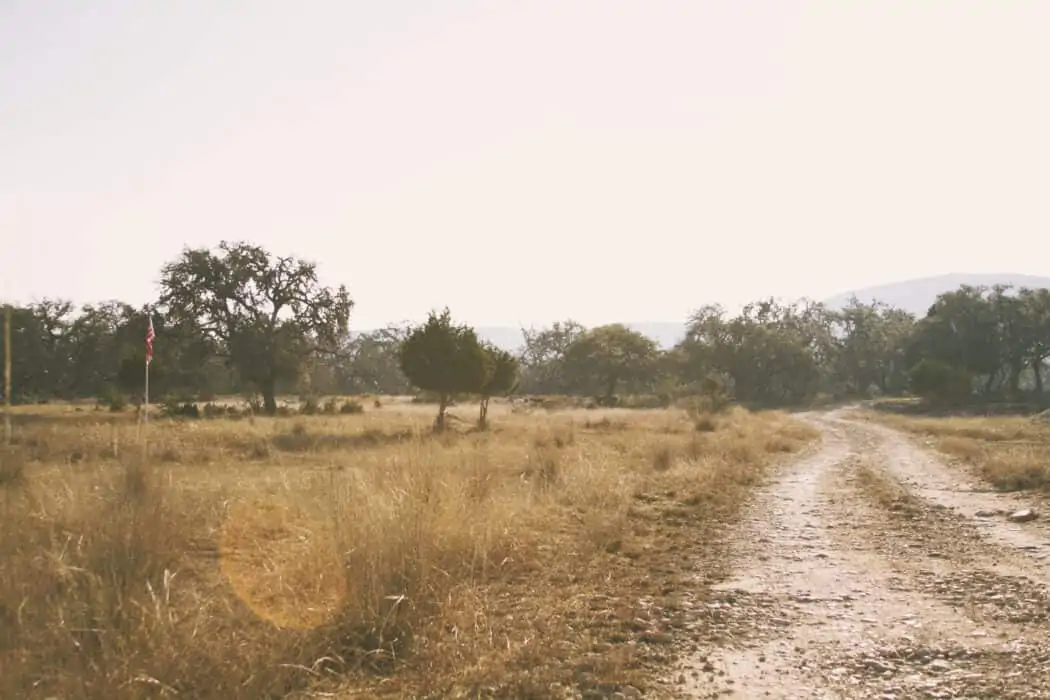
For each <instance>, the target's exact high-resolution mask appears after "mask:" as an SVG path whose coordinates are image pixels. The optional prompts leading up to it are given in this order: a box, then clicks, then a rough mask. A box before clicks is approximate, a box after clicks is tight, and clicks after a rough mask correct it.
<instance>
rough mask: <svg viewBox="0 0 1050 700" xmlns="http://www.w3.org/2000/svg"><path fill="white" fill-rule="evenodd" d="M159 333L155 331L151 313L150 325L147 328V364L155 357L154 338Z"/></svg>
mask: <svg viewBox="0 0 1050 700" xmlns="http://www.w3.org/2000/svg"><path fill="white" fill-rule="evenodd" d="M156 337H157V334H156V333H154V332H153V314H150V315H149V327H148V328H146V364H147V365H148V364H149V363H150V360H152V359H153V339H154V338H156Z"/></svg>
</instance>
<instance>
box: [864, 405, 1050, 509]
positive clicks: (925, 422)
mask: <svg viewBox="0 0 1050 700" xmlns="http://www.w3.org/2000/svg"><path fill="white" fill-rule="evenodd" d="M865 415H866V417H868V418H869V419H872V420H878V421H879V422H881V423H884V424H886V425H889V426H891V427H894V428H897V429H899V430H903V431H906V432H909V433H912V434H914V435H919V436H922V437H923V438H925V439H926V441H927V442H928V443H929V444H930V446H931V447H934V448H935V449H937V450H939V451H940V452H943V453H944V454H946V455H948V456H950V457H953V458H956V459H959V460H961V461H962V462H963V463H965V464H966V465H968V466H970V467H972V468H973V469H974V471H975V473H977V474H978V475H979V476H980V477H981V478H983V479H985V480H986V481H987V482H988V483H990V484H991V485H993V486H994V487H995V488H997V489H999V490H1002V491H1022V490H1035V491H1043V492H1050V421H1047V420H1045V419H1043V420H1040V419H1039V418H1038V417H1035V418H1033V417H1031V416H988V417H944V418H924V417H914V416H903V415H896V414H893V413H883V412H869V413H866V414H865Z"/></svg>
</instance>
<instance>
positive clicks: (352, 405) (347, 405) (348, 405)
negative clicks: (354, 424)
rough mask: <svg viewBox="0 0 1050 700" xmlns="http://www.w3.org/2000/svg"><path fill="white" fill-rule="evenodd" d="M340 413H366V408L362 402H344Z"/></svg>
mask: <svg viewBox="0 0 1050 700" xmlns="http://www.w3.org/2000/svg"><path fill="white" fill-rule="evenodd" d="M339 412H340V413H344V414H357V413H364V412H365V407H364V406H362V405H361V402H360V401H344V402H343V405H342V406H340V407H339Z"/></svg>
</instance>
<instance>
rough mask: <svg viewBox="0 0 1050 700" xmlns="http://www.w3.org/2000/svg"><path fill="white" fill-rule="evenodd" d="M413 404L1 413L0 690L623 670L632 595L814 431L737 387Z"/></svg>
mask: <svg viewBox="0 0 1050 700" xmlns="http://www.w3.org/2000/svg"><path fill="white" fill-rule="evenodd" d="M431 420H432V416H431V412H430V409H429V408H427V407H415V406H408V405H395V406H385V407H383V408H381V409H369V410H368V411H366V413H365V414H363V415H351V416H335V417H331V416H323V417H322V416H310V417H296V418H283V419H251V420H249V419H244V420H233V421H231V420H214V421H204V420H202V421H184V422H182V421H168V420H158V421H155V422H154V423H151V424H150V426H149V433H148V434H149V443H148V456H147V453H146V450H145V449H144V447H143V445H142V442H141V441H140V440H139V439H137V431H138V430H139V428H138V426H136V424H135V423H134V420H133V419H131V418H130V417H125V416H114V417H110V416H103V415H101V414H97V413H96V414H92V413H83V412H77V411H74V410H73V409H70V408H60V407H59V408H49V409H47V410H46V411H40V410H38V412H37V413H33V412H32V411H30V412H27V413H24V414H20V415H19V416H18V421H17V426H16V435H15V436H16V443H15V444H14V445H13V446H12V447H11V448H10V449H8V450H6V451H4V452H3V453H2V455H0V459H2V462H0V475H3V476H2V477H0V697H3V698H52V697H60V698H107V699H108V698H155V697H191V698H202V699H206V698H223V699H224V700H232V699H235V698H281V697H289V696H292V695H294V694H295V693H297V692H302V691H304V690H305V689H313V690H318V689H324V690H326V691H328V692H333V693H336V694H337V695H340V694H341V695H340V696H346V697H350V696H352V695H353V693H354V692H355V691H361V692H365V693H366V694H367V695H369V696H376V695H389V696H392V697H398V696H401V697H406V696H416V695H422V694H426V693H430V694H438V695H442V696H455V695H457V694H461V695H491V696H496V695H501V694H502V695H503V696H506V697H521V696H523V695H527V696H532V697H557V696H559V694H560V693H561V692H562V690H564V688H567V687H570V686H571V687H576V688H587V687H599V688H607V687H611V686H609V684H610V683H612V684H614V685H615V684H616V683H625V682H633V683H635V684H638V685H642V686H644V683H645V682H646V673H648V671H649V670H651V666H649V665H647V664H649V663H650V661H652V659H651V658H649V657H645V658H643V657H644V653H642V652H639V651H637V649H638V644H637V642H638V639H637V638H636V636H637V635H635V636H632V635H634V634H635V632H634V631H632V630H634V626H636V621H637V618H638V616H639V615H641V614H642V613H640V612H639V611H638V608H637V606H638V605H639V604H640V603H639V600H640V599H643V598H645V597H646V596H650V595H659V594H660V593H661V591H662V589H666V588H668V587H669V586H670V584H669V582H671V581H673V580H674V576H676V575H681V576H684V577H687V578H688V577H693V578H695V575H696V572H695V571H694V568H695V566H696V565H697V564H696V560H695V559H690V558H689V557H686V556H684V553H685V552H687V551H688V550H689V548H690V547H694V548H695V547H698V546H702V545H703V543H704V542H706V541H707V539H705V538H707V537H708V535H712V533H715V532H717V529H718V528H719V527H722V526H723V525H724V523H726V522H729V521H730V520H731V518H732V516H733V514H734V512H735V510H736V509H737V508H738V507H739V505H740V503H741V502H742V500H743V498H744V496H745V495H746V492H747V489H748V487H749V486H751V485H752V484H754V483H755V482H756V480H758V479H760V478H761V476H762V473H763V470H764V469H765V468H766V467H767V466H768V465H769V464H771V463H772V462H773V461H774V460H775V459H776V458H777V457H778V456H779V455H782V454H785V453H789V452H792V451H795V450H797V449H799V448H800V447H802V446H803V445H805V444H806V443H807V442H808V441H809V440H810V439H812V438H813V437H814V434H813V432H812V431H811V429H809V428H807V427H805V426H803V425H801V424H800V423H797V422H795V421H793V420H791V419H790V418H789V417H787V416H785V415H783V414H779V413H762V414H752V413H748V412H745V411H743V410H734V411H731V412H729V413H727V414H724V415H719V416H703V417H697V416H692V417H690V416H687V415H686V414H685V413H684V412H681V411H672V410H663V411H626V410H606V411H584V410H572V411H564V412H547V411H536V412H533V413H526V414H518V413H512V412H511V411H510V410H509V409H507V408H506V407H502V406H494V407H493V409H492V421H493V428H492V429H491V430H489V431H487V432H474V431H471V430H466V429H463V430H461V431H460V432H453V433H451V434H446V435H442V436H435V435H433V434H432V433H431V432H430V430H429V426H430V423H431ZM663 592H666V591H663ZM651 632H652V630H649V632H647V633H651ZM639 634H640V633H639ZM643 646H644V645H643ZM595 654H600V656H601V658H602V661H601V663H600V664H599V665H598V666H597V667H595V668H592V669H591V670H589V671H581V670H580V668H581V667H580V663H581V662H580V659H592V657H594V655H595ZM653 658H655V659H656V660H655V661H652V662H653V663H659V662H661V661H666V660H667V657H666V655H662V654H654V655H653ZM592 661H593V659H592ZM603 684H604V685H603ZM559 689H562V690H559Z"/></svg>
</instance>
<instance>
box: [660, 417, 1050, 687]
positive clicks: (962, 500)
mask: <svg viewBox="0 0 1050 700" xmlns="http://www.w3.org/2000/svg"><path fill="white" fill-rule="evenodd" d="M802 417H803V418H805V419H806V420H809V421H810V422H811V423H812V424H813V425H815V426H817V427H819V428H820V429H821V431H822V433H823V436H824V441H823V445H822V447H821V448H820V449H819V450H818V451H816V452H815V453H813V454H810V455H809V456H807V457H805V458H803V459H800V460H797V461H796V462H795V463H794V464H793V465H791V466H789V467H787V468H785V469H784V470H782V471H781V472H780V473H779V475H778V476H777V477H776V478H775V479H774V480H773V481H772V482H771V483H769V484H768V485H766V486H764V487H763V488H762V489H761V491H760V493H759V494H758V496H757V497H756V498H755V500H754V501H753V503H752V504H751V506H750V509H749V511H748V514H747V516H746V518H745V521H744V523H743V525H742V526H741V527H740V528H738V529H737V530H736V531H735V532H734V533H733V535H732V537H731V539H730V541H729V542H728V546H729V551H730V552H731V564H732V567H733V572H734V573H733V575H732V576H731V578H729V579H728V580H726V581H724V582H722V583H721V584H720V585H719V586H717V587H716V590H718V591H719V595H720V596H722V598H721V599H720V600H712V601H709V602H708V606H709V609H710V606H712V605H713V606H714V608H713V609H714V610H715V611H717V615H709V619H708V620H707V627H708V630H707V631H706V633H705V634H704V635H701V638H700V640H699V641H700V647H701V648H700V649H699V650H698V651H697V652H696V653H695V654H693V656H692V657H690V658H689V659H688V660H687V661H686V662H685V663H684V664H683V666H682V669H681V671H680V674H679V675H678V677H677V682H678V684H679V689H680V691H681V694H682V695H683V696H685V697H696V698H714V697H727V696H728V697H740V698H880V699H882V700H893V699H901V700H903V699H904V698H923V697H926V698H993V697H994V698H1018V699H1021V698H1023V699H1034V698H1045V697H1050V675H1048V674H1043V675H1044V676H1048V677H1045V678H1044V677H1043V676H1039V675H1038V674H1035V673H1032V670H1033V669H1036V668H1045V667H1046V664H1047V663H1050V631H1048V630H1047V629H1046V628H1047V624H1046V623H1047V621H1048V620H1050V589H1048V587H1047V586H1046V580H1045V579H1046V575H1047V571H1046V569H1045V564H1044V563H1043V562H1042V560H1041V559H1039V557H1038V555H1039V553H1040V552H1041V550H1042V547H1043V546H1044V545H1045V543H1046V538H1045V537H1044V535H1043V530H1042V529H1041V527H1042V525H1041V523H1040V525H1039V528H1036V527H1032V526H1033V524H1034V523H1023V524H1017V523H1011V522H1009V521H1007V520H1006V518H1005V517H1000V518H999V519H994V518H988V517H977V514H978V513H979V512H980V513H982V515H983V514H984V511H992V510H995V509H999V510H1001V511H1004V512H1006V511H1009V512H1012V511H1013V510H1017V509H1019V508H1020V507H1023V505H1024V504H1023V503H1022V502H1020V501H1019V500H1017V499H1016V498H1015V497H1009V496H1005V495H1003V494H998V493H990V492H987V491H979V490H974V489H973V488H972V484H967V483H966V482H965V477H964V476H962V475H957V474H956V473H955V470H953V469H952V468H950V467H948V466H946V465H944V464H943V463H940V462H938V461H937V460H936V458H934V457H933V456H932V455H927V454H925V453H924V452H922V451H921V450H920V449H918V448H916V447H915V446H914V445H913V444H911V443H910V442H909V441H907V439H906V438H904V437H903V436H901V435H899V434H897V433H895V432H894V431H892V430H888V429H885V428H882V427H881V426H871V425H868V424H859V423H856V422H854V421H850V420H848V417H847V416H846V414H844V413H843V412H842V411H833V412H830V413H812V414H804V415H803V416H802ZM1036 522H1037V523H1038V522H1039V521H1036Z"/></svg>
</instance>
